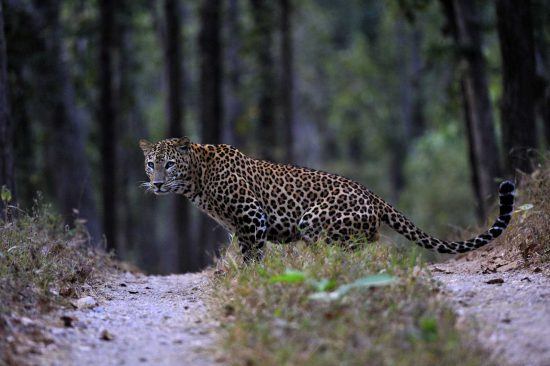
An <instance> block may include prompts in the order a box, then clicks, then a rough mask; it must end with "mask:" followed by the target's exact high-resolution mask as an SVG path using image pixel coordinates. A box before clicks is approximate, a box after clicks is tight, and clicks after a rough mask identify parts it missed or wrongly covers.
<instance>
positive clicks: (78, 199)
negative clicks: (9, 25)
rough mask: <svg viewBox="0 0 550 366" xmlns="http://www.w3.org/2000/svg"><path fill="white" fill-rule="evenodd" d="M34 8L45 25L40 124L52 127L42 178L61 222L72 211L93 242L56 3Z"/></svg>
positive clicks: (95, 220)
mask: <svg viewBox="0 0 550 366" xmlns="http://www.w3.org/2000/svg"><path fill="white" fill-rule="evenodd" d="M36 10H37V11H38V12H39V14H40V16H41V18H42V19H43V20H44V22H46V26H47V28H46V29H47V31H44V30H43V32H42V33H43V34H44V35H45V38H44V40H43V43H44V49H45V54H44V55H45V59H46V61H45V62H44V63H43V65H42V66H41V68H42V70H41V72H42V73H43V75H45V76H44V77H43V78H42V79H43V81H42V83H41V89H42V90H41V92H43V93H44V95H48V98H45V99H46V102H45V103H44V105H43V108H44V111H43V113H42V114H43V116H44V118H45V120H44V123H45V125H46V126H53V127H55V133H51V134H49V135H48V137H47V138H48V141H47V143H46V150H47V151H48V152H49V154H48V155H49V156H50V157H51V158H52V159H51V160H50V159H48V162H46V166H47V170H48V176H49V177H50V179H51V180H52V182H53V188H54V196H55V200H56V202H57V204H58V205H59V208H60V211H61V213H62V214H63V216H64V217H65V220H67V221H68V223H69V224H72V221H73V217H74V216H75V213H74V210H78V216H79V217H80V218H83V219H85V220H86V225H87V228H88V230H89V232H90V234H91V235H92V238H93V239H95V240H99V239H100V236H101V228H100V223H99V217H98V213H97V210H96V203H95V200H94V197H93V191H92V174H91V170H90V163H89V159H88V157H87V156H86V135H87V134H86V130H87V128H86V126H85V125H84V122H83V121H82V118H81V114H80V113H79V112H78V110H77V107H76V100H75V90H74V86H73V82H72V78H71V75H70V72H69V66H68V65H67V63H68V52H67V50H66V49H65V47H64V45H63V32H62V26H61V23H60V17H61V2H60V1H59V0H48V1H41V2H40V4H39V5H38V6H37V8H36ZM46 130H47V129H46Z"/></svg>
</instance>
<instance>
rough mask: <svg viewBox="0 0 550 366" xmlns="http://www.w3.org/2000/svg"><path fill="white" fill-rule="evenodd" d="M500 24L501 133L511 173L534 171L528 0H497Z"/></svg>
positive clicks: (532, 55)
mask: <svg viewBox="0 0 550 366" xmlns="http://www.w3.org/2000/svg"><path fill="white" fill-rule="evenodd" d="M496 11H497V28H498V36H499V40H500V53H501V56H502V83H503V95H502V101H501V110H502V113H501V115H502V137H503V145H504V151H505V157H506V163H507V164H506V165H507V168H508V171H509V172H510V173H512V174H513V173H514V172H515V171H516V170H520V171H523V172H527V173H530V172H532V171H533V168H534V167H533V164H532V159H533V158H534V149H535V148H536V146H537V136H536V124H535V95H534V92H535V88H534V85H535V47H534V40H533V21H532V17H531V2H530V1H529V0H527V1H525V0H523V1H519V0H498V1H497V2H496Z"/></svg>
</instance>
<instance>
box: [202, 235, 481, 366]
mask: <svg viewBox="0 0 550 366" xmlns="http://www.w3.org/2000/svg"><path fill="white" fill-rule="evenodd" d="M266 251H267V253H266V255H265V258H264V259H263V260H262V261H259V262H255V263H252V264H250V265H246V266H245V265H242V263H241V261H240V256H239V254H238V250H237V248H236V245H235V244H232V246H231V247H230V248H229V249H228V250H227V251H226V253H225V254H224V255H223V256H222V258H221V259H220V260H219V261H218V264H217V271H216V272H215V274H214V275H213V287H214V289H213V294H212V300H211V301H212V306H213V310H214V311H215V313H216V314H217V315H218V316H219V317H220V319H221V323H222V324H223V327H224V333H223V341H222V343H223V344H222V346H223V349H224V352H223V355H224V356H223V358H224V361H225V362H227V363H228V364H234V365H337V364H342V365H487V364H490V362H489V361H488V358H487V355H486V354H485V353H484V351H482V350H481V349H480V348H479V346H478V345H477V344H476V343H475V341H474V340H473V339H470V338H468V337H466V336H464V335H463V334H461V332H459V331H458V330H457V327H456V321H457V319H456V316H455V314H454V313H453V312H452V311H451V309H450V308H449V307H448V306H447V305H446V304H445V303H444V302H443V301H442V300H440V299H439V296H438V290H437V288H436V287H435V286H434V285H433V284H432V283H430V282H429V281H428V280H426V279H425V278H426V277H425V276H420V274H421V273H422V272H423V269H422V267H423V265H422V263H421V259H420V258H421V257H420V256H419V255H418V251H417V250H416V249H411V250H409V251H398V250H397V249H395V248H393V247H390V246H387V245H381V244H369V245H365V247H364V248H363V249H361V250H358V251H353V252H350V251H349V250H345V249H343V248H341V247H338V246H329V245H324V244H323V243H319V244H316V245H312V246H306V245H303V244H299V245H297V246H283V245H271V246H268V248H267V250H266Z"/></svg>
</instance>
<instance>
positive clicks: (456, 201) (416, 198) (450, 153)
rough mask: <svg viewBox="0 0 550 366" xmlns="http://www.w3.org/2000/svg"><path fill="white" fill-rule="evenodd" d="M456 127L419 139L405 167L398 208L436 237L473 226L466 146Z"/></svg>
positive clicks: (449, 127) (430, 133)
mask: <svg viewBox="0 0 550 366" xmlns="http://www.w3.org/2000/svg"><path fill="white" fill-rule="evenodd" d="M461 134H463V132H462V131H461V130H459V129H458V128H457V124H449V125H447V126H445V127H443V128H441V129H439V130H437V131H431V132H429V133H427V134H426V135H425V136H423V137H421V138H420V139H419V140H418V141H417V142H416V143H415V146H414V147H413V149H412V151H411V154H409V158H408V159H407V162H406V164H405V176H406V180H407V182H408V184H407V186H406V187H405V190H404V191H403V193H402V196H401V200H400V202H399V205H398V206H399V207H400V208H402V211H404V212H405V213H406V214H407V215H408V216H409V217H411V218H413V221H414V222H415V223H416V224H417V225H418V226H420V227H422V228H424V229H425V230H427V231H429V232H432V233H433V234H436V235H445V233H447V232H449V231H450V230H451V231H452V230H455V231H456V230H457V229H458V228H463V227H465V226H468V225H472V224H474V209H475V204H476V203H475V202H474V200H473V198H472V197H473V194H472V192H471V183H470V182H471V181H470V170H469V166H468V163H467V161H466V160H465V159H464V156H466V155H467V153H466V146H465V143H464V139H463V138H461Z"/></svg>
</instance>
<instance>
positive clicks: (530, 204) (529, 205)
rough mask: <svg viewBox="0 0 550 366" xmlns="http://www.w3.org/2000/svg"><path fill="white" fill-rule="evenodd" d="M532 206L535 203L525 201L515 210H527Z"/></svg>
mask: <svg viewBox="0 0 550 366" xmlns="http://www.w3.org/2000/svg"><path fill="white" fill-rule="evenodd" d="M533 207H535V205H533V204H532V203H526V204H523V205H521V206H519V207H518V208H517V210H516V212H518V211H527V210H530V209H532V208H533Z"/></svg>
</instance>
